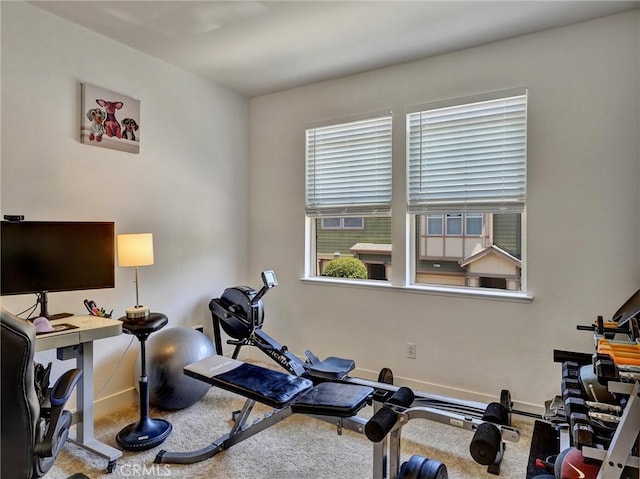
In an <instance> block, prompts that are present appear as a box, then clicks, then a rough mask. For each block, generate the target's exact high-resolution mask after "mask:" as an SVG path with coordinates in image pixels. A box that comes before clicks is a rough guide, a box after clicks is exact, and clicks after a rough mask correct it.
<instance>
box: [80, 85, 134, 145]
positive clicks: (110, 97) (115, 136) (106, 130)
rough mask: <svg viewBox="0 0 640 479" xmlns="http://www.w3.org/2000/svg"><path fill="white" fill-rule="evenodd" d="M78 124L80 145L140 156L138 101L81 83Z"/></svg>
mask: <svg viewBox="0 0 640 479" xmlns="http://www.w3.org/2000/svg"><path fill="white" fill-rule="evenodd" d="M81 121H82V131H81V135H80V136H81V141H82V143H85V144H90V145H94V146H100V147H103V148H112V149H115V150H120V151H126V152H129V153H139V152H140V136H141V128H140V101H139V100H136V99H134V98H131V97H128V96H126V95H122V94H120V93H115V92H112V91H109V90H105V89H104V88H100V87H97V86H93V85H89V84H86V83H83V84H82V119H81Z"/></svg>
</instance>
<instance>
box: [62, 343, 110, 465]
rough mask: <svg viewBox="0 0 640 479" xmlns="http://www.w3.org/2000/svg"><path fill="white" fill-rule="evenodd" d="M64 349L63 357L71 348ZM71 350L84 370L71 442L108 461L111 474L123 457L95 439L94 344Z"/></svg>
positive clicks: (77, 392) (77, 393)
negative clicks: (117, 460)
mask: <svg viewBox="0 0 640 479" xmlns="http://www.w3.org/2000/svg"><path fill="white" fill-rule="evenodd" d="M64 349H65V351H64V352H62V355H63V356H64V353H66V352H68V351H69V348H64ZM71 349H72V351H73V354H74V355H75V357H76V360H77V367H78V368H80V369H82V378H80V381H78V384H77V386H76V398H77V403H78V404H77V409H78V412H77V418H78V420H77V423H76V431H75V437H74V436H73V434H71V435H69V440H70V441H72V442H73V443H75V444H77V445H78V446H80V447H82V448H83V449H86V450H87V451H89V452H92V453H94V454H96V455H98V456H100V457H103V458H105V459H107V460H108V461H109V465H108V467H107V469H110V471H109V472H111V471H112V470H113V467H115V461H116V459H118V458H119V457H122V451H121V450H119V449H115V448H113V447H111V446H109V445H107V444H104V443H102V442H100V441H98V440H97V439H95V438H94V437H93V342H91V341H89V342H86V343H82V344H79V345H77V346H73V347H71ZM60 355H61V354H60V351H59V352H58V357H59V359H69V357H64V358H61V357H60Z"/></svg>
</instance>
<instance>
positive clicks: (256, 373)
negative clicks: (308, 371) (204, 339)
mask: <svg viewBox="0 0 640 479" xmlns="http://www.w3.org/2000/svg"><path fill="white" fill-rule="evenodd" d="M184 373H185V374H186V375H187V376H191V377H194V378H196V379H199V380H200V381H204V382H206V383H209V384H211V385H213V386H217V387H220V388H222V389H225V390H227V391H231V392H233V393H236V394H239V395H241V396H244V397H246V398H249V399H253V400H254V401H258V402H260V403H263V404H266V405H267V406H270V407H274V408H277V409H280V408H283V407H284V406H286V405H288V404H289V403H290V402H291V401H293V400H294V399H295V398H296V397H298V396H299V395H300V394H302V393H304V392H305V391H307V390H309V389H311V388H312V386H313V383H312V382H311V381H310V380H308V379H304V378H300V377H297V376H293V375H291V374H285V373H282V372H279V371H274V370H272V369H267V368H263V367H260V366H256V365H253V364H248V363H244V362H242V361H237V360H235V359H230V358H226V357H224V356H211V357H208V358H205V359H202V360H201V361H198V362H196V363H193V364H189V365H187V366H186V367H185V368H184Z"/></svg>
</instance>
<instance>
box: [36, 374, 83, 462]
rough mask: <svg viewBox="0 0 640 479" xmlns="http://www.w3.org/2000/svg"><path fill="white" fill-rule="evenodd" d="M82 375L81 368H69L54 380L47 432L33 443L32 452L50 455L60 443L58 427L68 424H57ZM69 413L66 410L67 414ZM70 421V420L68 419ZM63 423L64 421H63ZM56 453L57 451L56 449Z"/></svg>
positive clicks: (42, 455) (64, 426) (39, 454)
mask: <svg viewBox="0 0 640 479" xmlns="http://www.w3.org/2000/svg"><path fill="white" fill-rule="evenodd" d="M81 377H82V370H80V369H71V370H69V371H67V372H66V373H64V374H63V375H62V376H60V378H58V380H57V381H56V383H55V385H54V386H53V388H51V393H50V396H49V401H50V402H51V410H50V412H49V424H48V426H47V433H46V436H45V437H44V439H43V440H42V442H40V443H38V444H36V445H35V448H34V452H35V454H37V455H38V456H41V457H51V456H53V455H54V450H53V449H54V448H56V449H58V448H59V447H61V446H62V445H61V444H60V445H58V443H57V442H58V441H57V439H58V435H59V429H60V427H63V428H68V427H69V425H70V424H61V425H59V424H58V421H59V420H60V418H61V416H62V414H63V412H64V406H65V404H66V403H67V400H68V399H69V397H70V396H71V393H72V392H73V388H75V387H76V384H77V383H78V381H79V380H80V378H81ZM68 414H69V413H68V412H67V415H68ZM69 422H70V420H69ZM63 423H64V421H63ZM56 453H57V451H56Z"/></svg>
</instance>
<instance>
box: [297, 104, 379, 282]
mask: <svg viewBox="0 0 640 479" xmlns="http://www.w3.org/2000/svg"><path fill="white" fill-rule="evenodd" d="M305 156H306V206H305V208H306V215H307V217H308V218H310V219H311V220H312V221H310V222H309V228H310V229H311V234H310V235H309V237H310V238H311V244H310V245H309V250H310V254H309V255H308V256H309V261H308V263H307V264H308V265H309V274H308V276H321V275H322V273H323V271H324V268H325V266H326V265H327V264H328V263H329V262H330V261H331V260H333V259H335V258H336V257H339V256H352V257H356V258H358V259H360V260H361V261H363V262H364V263H365V266H367V270H368V271H369V278H370V279H386V275H385V269H386V267H387V266H388V267H390V265H391V221H390V220H391V218H390V213H391V116H390V115H388V114H387V115H382V116H377V117H374V118H367V119H362V120H356V121H351V122H347V123H338V124H332V125H327V126H321V127H317V128H310V129H307V130H306V155H305ZM372 265H375V266H372Z"/></svg>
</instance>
